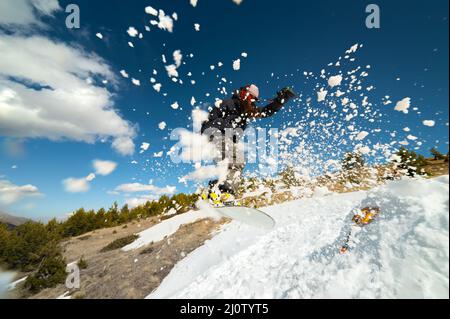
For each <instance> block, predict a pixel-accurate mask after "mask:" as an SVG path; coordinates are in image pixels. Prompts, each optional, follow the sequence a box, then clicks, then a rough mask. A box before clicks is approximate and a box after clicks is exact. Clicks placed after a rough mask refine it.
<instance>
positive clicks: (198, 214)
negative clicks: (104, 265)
mask: <svg viewBox="0 0 450 319" xmlns="http://www.w3.org/2000/svg"><path fill="white" fill-rule="evenodd" d="M217 217H218V214H217V213H216V212H215V211H214V210H207V209H204V210H200V211H190V212H187V213H184V214H181V215H177V216H175V217H172V218H170V219H166V220H164V221H162V222H161V223H159V224H156V225H155V226H153V227H150V228H148V229H146V230H144V231H142V232H140V233H138V235H139V238H138V239H136V240H135V241H134V242H132V243H131V244H129V245H127V246H125V247H123V248H122V250H123V251H129V250H133V249H138V248H140V247H143V246H145V245H148V244H150V243H151V242H157V241H160V240H163V239H164V237H166V236H170V235H172V234H173V233H175V232H176V231H177V230H178V228H180V226H181V225H184V224H190V223H193V222H195V221H197V220H200V219H203V218H217Z"/></svg>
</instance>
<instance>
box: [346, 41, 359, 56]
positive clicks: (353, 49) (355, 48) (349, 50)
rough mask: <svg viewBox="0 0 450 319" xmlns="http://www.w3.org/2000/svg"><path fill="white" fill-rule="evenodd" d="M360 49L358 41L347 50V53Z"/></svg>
mask: <svg viewBox="0 0 450 319" xmlns="http://www.w3.org/2000/svg"><path fill="white" fill-rule="evenodd" d="M356 50H358V43H356V44H354V45H353V46H352V47H351V48H350V49H348V50H347V51H345V53H346V54H350V53H355V52H356Z"/></svg>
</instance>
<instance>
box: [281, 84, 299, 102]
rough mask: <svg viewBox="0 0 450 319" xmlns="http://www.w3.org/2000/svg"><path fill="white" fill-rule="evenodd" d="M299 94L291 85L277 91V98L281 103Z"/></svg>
mask: <svg viewBox="0 0 450 319" xmlns="http://www.w3.org/2000/svg"><path fill="white" fill-rule="evenodd" d="M296 96H297V94H295V92H294V91H293V90H292V88H290V87H286V88H284V89H281V90H280V91H278V92H277V99H278V101H279V102H280V103H281V104H285V103H287V102H288V101H289V100H290V99H292V98H294V97H296Z"/></svg>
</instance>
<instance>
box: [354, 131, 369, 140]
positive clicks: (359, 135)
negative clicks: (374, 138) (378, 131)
mask: <svg viewBox="0 0 450 319" xmlns="http://www.w3.org/2000/svg"><path fill="white" fill-rule="evenodd" d="M367 135H369V133H368V132H366V131H361V132H359V133H358V135H356V138H355V139H356V140H357V141H362V140H363V139H365V138H366V137H367Z"/></svg>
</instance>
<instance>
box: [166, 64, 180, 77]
mask: <svg viewBox="0 0 450 319" xmlns="http://www.w3.org/2000/svg"><path fill="white" fill-rule="evenodd" d="M166 71H167V75H168V76H169V78H171V77H174V78H177V77H178V71H177V66H176V65H175V64H171V65H166Z"/></svg>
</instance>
